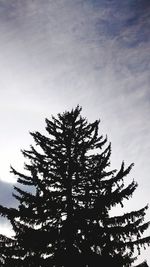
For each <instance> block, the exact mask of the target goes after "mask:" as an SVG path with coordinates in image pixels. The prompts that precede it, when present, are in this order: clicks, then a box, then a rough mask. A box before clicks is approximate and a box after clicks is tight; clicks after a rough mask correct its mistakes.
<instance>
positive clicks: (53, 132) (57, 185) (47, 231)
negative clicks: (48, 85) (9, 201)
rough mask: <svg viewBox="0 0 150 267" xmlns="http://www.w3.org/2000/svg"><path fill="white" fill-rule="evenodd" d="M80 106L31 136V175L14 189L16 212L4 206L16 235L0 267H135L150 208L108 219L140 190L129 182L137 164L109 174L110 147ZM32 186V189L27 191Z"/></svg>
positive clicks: (0, 209) (1, 243) (1, 242)
mask: <svg viewBox="0 0 150 267" xmlns="http://www.w3.org/2000/svg"><path fill="white" fill-rule="evenodd" d="M98 129H99V121H95V122H94V123H88V121H87V120H86V119H85V118H83V117H82V116H81V108H80V107H79V106H77V107H76V108H75V109H73V110H71V111H70V112H64V113H63V114H58V116H57V117H52V118H51V120H48V119H46V130H47V133H48V134H47V136H45V135H42V134H41V133H39V132H34V133H31V135H32V136H33V138H34V141H35V143H36V145H37V147H36V148H35V146H31V147H30V149H29V150H24V151H22V153H23V155H24V157H25V158H26V159H27V161H26V163H25V172H24V174H23V173H20V172H18V171H16V170H15V169H14V168H11V171H12V173H13V174H15V175H16V176H17V177H18V186H15V187H14V192H15V193H14V194H13V195H14V197H15V198H16V199H17V200H18V202H19V204H18V207H17V208H7V207H4V206H2V205H1V206H0V214H1V215H2V216H5V217H6V218H8V220H9V221H10V222H11V224H12V227H13V230H14V236H13V237H12V238H8V237H6V236H4V235H1V236H0V254H1V256H0V261H1V266H6V267H7V266H11V267H12V266H15V267H17V266H18V267H24V266H34V267H36V266H38V267H40V266H42V267H43V266H52V267H58V266H60V267H62V266H64V267H67V266H68V267H70V266H72V267H73V266H78V267H87V266H88V267H90V266H92V267H93V266H94V267H96V266H102V265H103V263H104V264H105V266H114V267H121V266H131V264H132V262H134V260H135V259H136V257H135V256H134V252H135V251H136V249H138V251H139V252H140V250H141V247H142V246H145V245H146V244H148V245H149V244H150V237H143V233H144V231H145V230H146V229H147V228H148V226H149V222H147V223H144V222H143V221H144V216H145V212H146V209H147V208H148V207H147V206H145V207H144V208H142V209H140V210H138V211H132V212H129V213H125V214H123V215H122V216H114V217H113V216H110V214H109V211H110V210H111V208H112V207H114V206H116V205H118V204H120V205H121V206H122V207H123V200H124V199H129V198H130V197H131V196H132V194H133V192H134V190H135V189H136V187H137V183H136V182H134V181H132V182H131V183H130V184H128V185H127V186H125V184H124V179H125V177H126V176H127V175H128V174H129V172H130V170H131V168H132V166H133V164H131V165H130V166H129V167H127V168H125V166H124V162H123V163H122V165H121V168H120V170H119V171H116V170H110V155H111V145H110V143H109V144H107V138H103V136H99V133H98ZM28 188H30V190H29V189H28Z"/></svg>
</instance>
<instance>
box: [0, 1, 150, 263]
mask: <svg viewBox="0 0 150 267" xmlns="http://www.w3.org/2000/svg"><path fill="white" fill-rule="evenodd" d="M149 14H150V1H149V0H130V1H128V0H127V1H117V0H112V1H108V0H105V1H104V0H99V1H98V0H97V1H94V0H86V1H85V0H55V1H52V0H44V1H42V0H32V1H31V0H26V1H23V0H22V1H20V0H5V1H4V0H0V51H1V53H0V120H1V133H0V136H1V138H0V147H1V150H0V161H1V170H0V177H1V179H2V180H3V181H7V182H9V181H10V180H11V179H13V177H12V175H11V174H10V173H9V166H10V164H12V165H14V166H15V167H16V168H20V169H22V165H23V158H22V156H21V153H20V149H21V148H28V146H29V145H30V144H31V143H32V139H31V137H30V136H29V131H34V130H39V131H43V129H44V126H45V123H44V118H45V117H50V116H51V114H54V115H55V114H57V113H58V112H62V111H64V110H66V109H71V108H72V107H75V106H76V105H77V104H80V105H81V106H82V107H83V115H84V116H86V117H87V118H88V119H89V121H93V120H95V119H99V118H100V119H101V129H100V130H101V133H103V134H107V135H108V138H109V140H110V141H111V142H112V166H113V167H115V168H116V167H118V168H119V166H120V164H121V161H122V160H125V162H126V163H127V164H130V163H131V162H134V163H135V167H134V169H133V171H132V173H131V175H130V177H131V178H135V180H136V181H137V182H138V184H139V188H138V189H137V192H136V193H135V194H134V195H135V196H134V197H133V200H131V201H129V204H128V206H127V209H128V208H130V209H135V208H137V209H138V208H141V207H142V206H143V205H145V204H147V203H150V196H149V187H150V178H149V173H150V164H149V159H150V142H149V140H150V124H149V117H150V89H149V84H150V78H149V77H150V75H149V71H150V19H149ZM4 188H5V189H4ZM0 190H1V192H3V194H1V198H2V201H3V202H4V203H6V204H8V201H10V200H9V198H8V191H9V192H10V191H11V190H10V186H9V184H5V183H2V185H1V189H0ZM4 192H6V194H4ZM9 203H10V202H9ZM148 218H149V219H150V211H149V212H148ZM5 229H6V230H7V228H6V226H5ZM149 233H150V231H149ZM143 255H144V256H145V257H146V258H147V259H148V260H149V264H150V258H148V257H149V256H148V250H147V252H146V253H145V252H144V254H143Z"/></svg>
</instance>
